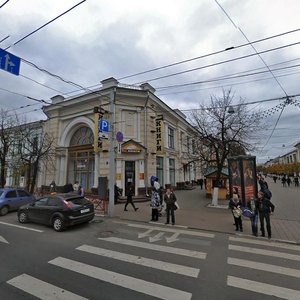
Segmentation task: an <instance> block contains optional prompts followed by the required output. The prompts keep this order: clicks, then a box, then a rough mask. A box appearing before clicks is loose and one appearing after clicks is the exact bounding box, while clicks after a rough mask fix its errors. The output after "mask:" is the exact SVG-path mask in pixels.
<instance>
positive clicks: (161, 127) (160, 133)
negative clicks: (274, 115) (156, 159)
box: [156, 118, 164, 154]
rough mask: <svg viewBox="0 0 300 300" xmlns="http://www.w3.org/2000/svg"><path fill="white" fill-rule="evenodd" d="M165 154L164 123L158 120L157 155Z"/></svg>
mask: <svg viewBox="0 0 300 300" xmlns="http://www.w3.org/2000/svg"><path fill="white" fill-rule="evenodd" d="M163 152H164V121H163V119H162V118H160V119H156V154H162V153H163Z"/></svg>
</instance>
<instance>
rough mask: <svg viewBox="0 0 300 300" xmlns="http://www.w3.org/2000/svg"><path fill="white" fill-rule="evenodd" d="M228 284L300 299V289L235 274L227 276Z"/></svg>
mask: <svg viewBox="0 0 300 300" xmlns="http://www.w3.org/2000/svg"><path fill="white" fill-rule="evenodd" d="M227 285H228V286H232V287H235V288H240V289H244V290H247V291H251V292H255V293H261V294H265V295H270V296H275V297H278V298H281V299H289V300H299V299H300V291H297V290H292V289H287V288H284V287H279V286H275V285H271V284H266V283H262V282H259V281H252V280H247V279H243V278H238V277H233V276H227Z"/></svg>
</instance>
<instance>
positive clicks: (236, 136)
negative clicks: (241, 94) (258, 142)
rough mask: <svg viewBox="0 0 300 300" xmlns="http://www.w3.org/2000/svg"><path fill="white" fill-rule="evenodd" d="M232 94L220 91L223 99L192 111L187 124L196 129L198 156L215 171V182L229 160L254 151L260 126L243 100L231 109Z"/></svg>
mask: <svg viewBox="0 0 300 300" xmlns="http://www.w3.org/2000/svg"><path fill="white" fill-rule="evenodd" d="M233 99H234V96H233V94H232V92H231V90H228V91H223V95H222V97H216V96H212V97H211V102H210V106H209V108H207V107H205V106H203V105H201V106H200V109H197V110H194V111H193V112H192V114H191V117H190V121H191V123H192V124H194V125H195V128H196V129H197V131H198V132H197V136H195V138H196V139H197V155H198V159H199V160H201V161H202V162H205V164H206V166H208V167H215V168H216V169H217V178H216V182H218V181H219V179H220V176H221V172H222V168H223V167H224V166H225V165H226V160H227V158H228V157H229V156H233V155H243V154H246V152H250V151H252V150H254V148H255V144H254V143H253V142H252V139H253V138H254V137H255V135H256V134H257V132H258V131H257V130H258V128H259V126H260V123H261V118H260V116H259V114H250V113H249V111H248V110H247V107H246V105H245V104H244V101H243V100H242V99H240V100H239V103H238V104H237V105H234V113H229V112H228V108H233V103H232V102H233Z"/></svg>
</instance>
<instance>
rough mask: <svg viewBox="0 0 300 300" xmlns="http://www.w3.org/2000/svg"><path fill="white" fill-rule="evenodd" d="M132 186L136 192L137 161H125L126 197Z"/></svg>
mask: <svg viewBox="0 0 300 300" xmlns="http://www.w3.org/2000/svg"><path fill="white" fill-rule="evenodd" d="M130 184H131V185H132V187H133V190H135V161H125V195H127V191H128V186H129V185H130Z"/></svg>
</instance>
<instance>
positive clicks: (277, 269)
mask: <svg viewBox="0 0 300 300" xmlns="http://www.w3.org/2000/svg"><path fill="white" fill-rule="evenodd" d="M227 263H228V264H230V265H236V266H239V267H246V268H251V269H255V270H260V271H266V272H272V273H277V274H281V275H286V276H293V277H298V278H300V270H296V269H291V268H285V267H281V266H276V265H270V264H264V263H260V262H255V261H249V260H245V259H239V258H232V257H228V258H227Z"/></svg>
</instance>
